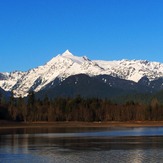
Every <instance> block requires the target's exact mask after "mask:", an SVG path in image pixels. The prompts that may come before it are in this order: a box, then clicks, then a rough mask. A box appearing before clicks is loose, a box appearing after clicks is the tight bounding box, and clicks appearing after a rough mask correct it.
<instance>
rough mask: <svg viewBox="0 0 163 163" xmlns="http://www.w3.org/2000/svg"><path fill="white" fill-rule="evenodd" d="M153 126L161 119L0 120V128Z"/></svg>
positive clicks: (160, 122)
mask: <svg viewBox="0 0 163 163" xmlns="http://www.w3.org/2000/svg"><path fill="white" fill-rule="evenodd" d="M152 126H153V127H154V126H163V121H131V122H128V121H127V122H112V121H110V122H29V123H24V122H8V121H0V129H7V128H43V127H44V128H45V127H54V128H63V127H152Z"/></svg>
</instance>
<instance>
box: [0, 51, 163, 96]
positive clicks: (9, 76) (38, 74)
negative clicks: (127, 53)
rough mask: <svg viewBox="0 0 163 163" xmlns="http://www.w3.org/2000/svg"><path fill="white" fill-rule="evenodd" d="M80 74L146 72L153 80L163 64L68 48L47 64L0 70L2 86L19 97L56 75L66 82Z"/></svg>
mask: <svg viewBox="0 0 163 163" xmlns="http://www.w3.org/2000/svg"><path fill="white" fill-rule="evenodd" d="M77 74H87V75H89V76H96V75H104V74H105V75H111V76H116V77H119V78H121V79H126V80H132V81H135V82H138V81H139V80H140V79H141V78H142V77H144V76H146V77H147V78H148V79H149V80H150V81H151V80H154V79H156V78H159V77H163V64H161V63H158V62H149V61H142V60H120V61H98V60H95V61H92V60H89V59H88V58H87V57H86V56H84V57H79V56H76V55H73V54H72V53H71V52H70V51H69V50H66V51H65V52H64V53H62V54H59V55H57V56H56V57H53V58H52V59H51V60H50V61H49V62H47V63H46V64H45V65H43V66H39V67H37V68H34V69H31V70H29V71H27V72H12V73H0V87H1V88H3V89H4V90H6V91H11V90H13V91H14V93H15V96H17V97H19V96H27V95H28V93H29V91H31V90H33V91H36V92H38V91H39V90H41V89H43V88H44V87H46V85H48V84H49V83H52V82H53V81H54V80H55V79H56V78H59V79H60V80H61V82H62V80H64V79H66V78H67V77H69V76H72V75H77Z"/></svg>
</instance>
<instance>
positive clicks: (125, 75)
mask: <svg viewBox="0 0 163 163" xmlns="http://www.w3.org/2000/svg"><path fill="white" fill-rule="evenodd" d="M94 62H96V63H97V64H98V65H99V66H101V67H103V68H104V69H105V72H106V74H110V75H112V76H118V77H120V78H122V79H126V80H132V81H135V82H138V81H139V80H140V79H141V78H142V77H143V76H147V78H148V79H149V80H154V79H156V78H159V77H163V64H161V63H159V62H149V61H143V60H120V61H94Z"/></svg>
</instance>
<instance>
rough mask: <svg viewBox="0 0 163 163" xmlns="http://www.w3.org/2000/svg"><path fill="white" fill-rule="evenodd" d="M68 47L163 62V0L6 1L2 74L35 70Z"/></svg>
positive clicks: (0, 40)
mask: <svg viewBox="0 0 163 163" xmlns="http://www.w3.org/2000/svg"><path fill="white" fill-rule="evenodd" d="M66 49H69V50H70V51H71V52H72V53H73V54H76V55H79V56H83V55H86V56H87V57H88V58H90V59H102V60H119V59H143V60H144V59H145V60H149V61H159V62H163V0H0V72H6V71H14V70H22V71H25V70H28V69H30V68H34V67H36V66H39V65H42V64H44V63H45V62H47V61H48V60H50V59H51V58H52V57H54V56H56V55H57V54H59V53H62V52H64V51H65V50H66Z"/></svg>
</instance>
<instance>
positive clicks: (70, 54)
mask: <svg viewBox="0 0 163 163" xmlns="http://www.w3.org/2000/svg"><path fill="white" fill-rule="evenodd" d="M62 56H63V57H64V56H73V54H72V53H71V52H70V51H69V50H68V49H67V50H66V51H65V52H64V53H62Z"/></svg>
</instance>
